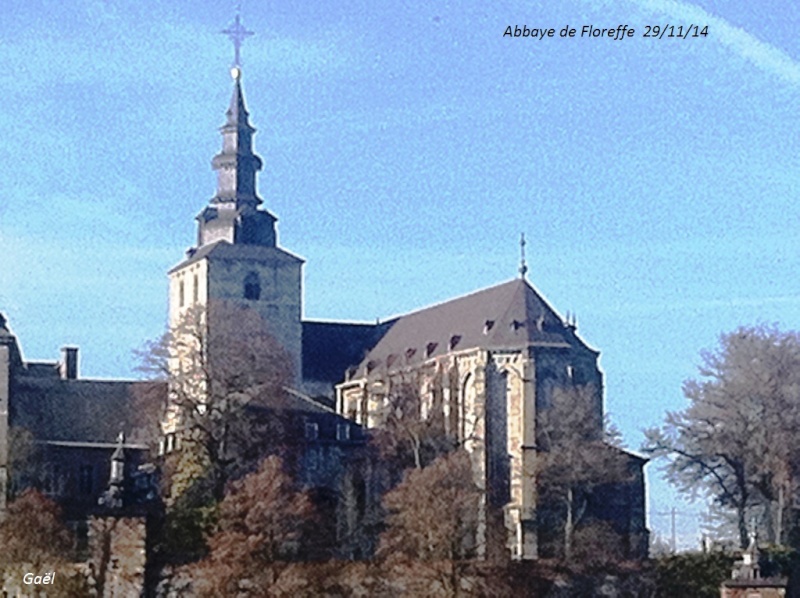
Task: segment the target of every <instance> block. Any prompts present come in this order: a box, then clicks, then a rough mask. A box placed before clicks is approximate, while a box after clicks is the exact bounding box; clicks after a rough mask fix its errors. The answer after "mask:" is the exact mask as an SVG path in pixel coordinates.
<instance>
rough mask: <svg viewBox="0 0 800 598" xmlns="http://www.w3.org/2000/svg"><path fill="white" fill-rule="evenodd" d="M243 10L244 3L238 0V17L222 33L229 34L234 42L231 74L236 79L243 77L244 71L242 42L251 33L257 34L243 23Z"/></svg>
mask: <svg viewBox="0 0 800 598" xmlns="http://www.w3.org/2000/svg"><path fill="white" fill-rule="evenodd" d="M241 12H242V3H241V2H237V3H236V18H235V19H234V20H233V25H231V26H230V27H228V28H227V29H223V30H222V33H224V34H225V35H227V36H228V37H229V38H230V39H231V41H232V42H233V64H232V65H231V66H232V68H231V75H233V78H234V79H238V78H239V77H241V73H242V69H241V67H242V58H241V52H240V51H241V48H242V42H243V41H244V40H245V39H247V38H248V37H250V36H251V35H255V33H253V32H252V31H249V30H248V29H247V28H245V26H244V25H242V20H241Z"/></svg>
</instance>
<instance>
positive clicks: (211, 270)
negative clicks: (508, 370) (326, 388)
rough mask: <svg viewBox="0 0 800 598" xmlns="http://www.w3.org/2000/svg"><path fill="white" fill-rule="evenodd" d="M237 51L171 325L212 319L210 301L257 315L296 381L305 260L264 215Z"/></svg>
mask: <svg viewBox="0 0 800 598" xmlns="http://www.w3.org/2000/svg"><path fill="white" fill-rule="evenodd" d="M237 24H238V20H237ZM234 41H236V40H234ZM239 41H241V40H240V39H239ZM236 48H237V61H236V62H237V63H236V64H234V67H233V68H232V69H231V75H232V77H233V91H232V95H231V101H230V106H229V107H228V110H227V113H226V120H225V124H224V125H223V126H222V127H221V128H220V132H221V134H222V151H221V152H220V153H219V154H217V155H216V156H214V159H213V160H212V162H211V165H212V168H213V169H214V170H215V171H216V173H217V191H216V194H215V195H214V197H212V198H211V200H210V202H209V204H208V205H207V206H206V207H205V208H204V209H203V210H202V211H201V212H200V214H199V215H198V216H197V246H196V247H193V248H191V249H189V250H188V252H187V255H186V259H185V260H184V261H183V262H181V263H180V264H178V265H177V266H175V267H174V268H173V269H172V270H170V272H169V279H170V290H169V319H170V326H171V327H173V328H174V327H175V326H176V325H177V324H178V323H179V322H180V321H181V319H182V318H183V317H184V316H185V314H186V313H187V311H188V310H190V309H195V310H197V309H199V310H205V311H206V312H207V307H208V305H209V303H213V302H220V303H222V302H224V303H228V304H234V305H239V306H245V307H249V308H251V309H254V310H256V311H257V312H258V313H259V314H260V315H261V317H262V318H263V319H264V321H265V322H266V325H267V328H268V330H269V331H270V332H271V333H272V335H273V336H274V337H275V338H276V339H277V340H278V342H279V343H280V344H281V345H282V346H283V348H284V349H285V350H286V351H287V353H288V354H289V356H290V357H291V359H292V361H293V365H294V372H295V380H296V381H297V382H299V381H300V380H301V376H302V345H301V343H302V324H301V316H302V266H303V260H301V259H300V258H298V257H297V256H294V255H292V254H291V253H288V252H287V251H284V250H283V249H281V248H280V247H278V245H277V234H276V230H275V222H276V220H277V219H276V218H275V216H273V215H272V214H271V213H270V212H268V211H267V210H265V209H263V207H262V203H263V201H262V200H261V198H259V196H258V193H257V187H256V175H257V173H258V171H259V170H260V169H261V167H262V161H261V158H259V157H258V156H257V155H256V154H255V153H254V151H253V134H254V133H255V129H254V128H253V127H252V125H251V124H250V121H249V114H248V112H247V108H246V107H245V101H244V93H243V90H242V69H241V67H240V66H239V65H238V44H237V45H236ZM207 325H208V326H213V322H207Z"/></svg>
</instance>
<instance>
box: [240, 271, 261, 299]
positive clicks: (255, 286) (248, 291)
mask: <svg viewBox="0 0 800 598" xmlns="http://www.w3.org/2000/svg"><path fill="white" fill-rule="evenodd" d="M244 298H245V299H247V300H248V301H258V300H259V299H260V298H261V282H260V281H259V280H258V274H256V273H255V272H250V273H249V274H248V275H247V276H245V278H244Z"/></svg>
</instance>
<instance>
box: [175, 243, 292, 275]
mask: <svg viewBox="0 0 800 598" xmlns="http://www.w3.org/2000/svg"><path fill="white" fill-rule="evenodd" d="M206 258H208V259H218V260H248V259H250V260H258V261H265V260H275V261H282V262H286V263H295V264H302V263H303V261H304V260H303V259H302V258H299V257H297V256H296V255H293V254H291V253H289V252H288V251H285V250H283V249H280V248H279V247H266V246H264V245H245V244H238V243H237V244H232V243H229V242H228V241H217V242H216V243H212V244H210V245H203V246H202V247H200V248H198V249H195V250H193V251H192V252H191V253H190V255H189V256H188V257H187V258H186V259H185V260H183V261H182V262H181V263H180V264H178V265H177V266H175V267H174V268H172V269H171V270H170V271H169V274H172V273H173V272H175V271H177V270H180V269H181V268H184V267H186V266H188V265H189V264H193V263H195V262H199V261H200V260H203V259H206Z"/></svg>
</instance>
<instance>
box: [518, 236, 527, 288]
mask: <svg viewBox="0 0 800 598" xmlns="http://www.w3.org/2000/svg"><path fill="white" fill-rule="evenodd" d="M519 252H520V260H519V277H520V278H521V279H522V280H525V275H526V274H527V273H528V265H527V264H526V263H525V233H522V234H521V235H520V238H519Z"/></svg>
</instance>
